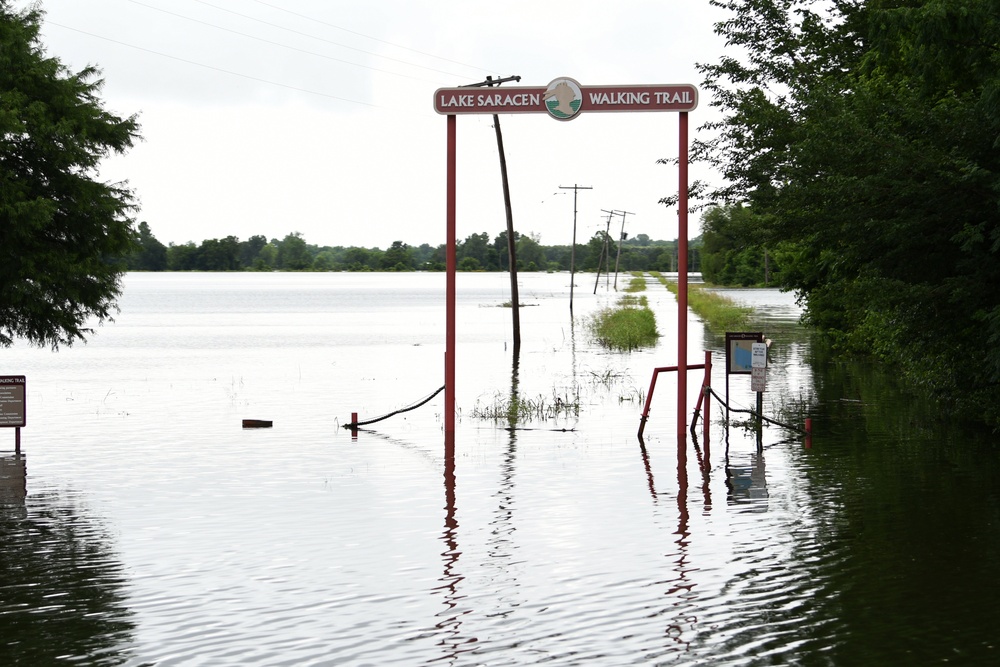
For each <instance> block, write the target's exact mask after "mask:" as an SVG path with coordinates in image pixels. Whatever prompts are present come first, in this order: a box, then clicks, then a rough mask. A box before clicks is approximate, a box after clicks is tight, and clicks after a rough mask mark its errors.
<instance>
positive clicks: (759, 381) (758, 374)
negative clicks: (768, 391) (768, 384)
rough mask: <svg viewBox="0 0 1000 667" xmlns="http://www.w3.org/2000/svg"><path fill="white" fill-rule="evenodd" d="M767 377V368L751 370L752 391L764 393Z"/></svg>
mask: <svg viewBox="0 0 1000 667" xmlns="http://www.w3.org/2000/svg"><path fill="white" fill-rule="evenodd" d="M766 377H767V369H766V368H751V369H750V391H756V392H762V391H764V384H765V378H766Z"/></svg>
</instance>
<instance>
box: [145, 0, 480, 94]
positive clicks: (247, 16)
mask: <svg viewBox="0 0 1000 667" xmlns="http://www.w3.org/2000/svg"><path fill="white" fill-rule="evenodd" d="M129 1H130V2H136V0H129ZM194 1H195V2H197V3H199V4H202V5H205V6H206V7H211V8H213V9H217V10H219V11H220V12H227V13H229V14H233V15H234V16H239V17H241V18H245V19H247V20H249V21H255V22H257V23H263V24H264V25H268V26H271V27H272V28H277V29H278V30H284V31H286V32H290V33H293V34H296V35H299V36H301V37H308V38H310V39H315V40H319V41H321V42H326V43H327V44H332V45H334V46H339V47H342V48H345V49H351V50H352V51H358V52H359V53H364V54H365V55H369V56H374V57H376V58H384V59H385V60H391V61H393V62H397V63H402V64H403V65H409V66H410V67H418V68H420V69H425V70H428V71H431V72H437V73H438V74H447V75H448V76H449V77H459V76H461V75H459V74H454V73H452V72H447V71H445V70H440V69H436V68H434V67H426V66H424V65H417V64H416V63H413V62H410V61H407V60H400V59H399V58H392V57H390V56H383V55H381V54H379V53H375V52H373V51H365V50H364V49H359V48H356V47H353V46H348V45H346V44H341V43H339V42H334V41H333V40H329V39H326V38H324V37H317V36H316V35H310V34H309V33H307V32H302V31H300V30H295V29H293V28H286V27H284V26H280V25H278V24H276V23H271V22H270V21H265V20H263V19H259V18H256V17H253V16H250V15H248V14H242V13H240V12H237V11H234V10H232V9H226V8H225V7H219V6H218V5H213V4H212V3H210V2H205V0H194ZM136 4H141V3H138V2H136ZM334 27H336V26H334ZM371 39H374V38H371Z"/></svg>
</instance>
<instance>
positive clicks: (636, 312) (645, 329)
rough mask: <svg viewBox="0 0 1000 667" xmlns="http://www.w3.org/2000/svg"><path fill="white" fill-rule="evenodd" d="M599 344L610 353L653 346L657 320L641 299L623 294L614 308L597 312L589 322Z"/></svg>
mask: <svg viewBox="0 0 1000 667" xmlns="http://www.w3.org/2000/svg"><path fill="white" fill-rule="evenodd" d="M589 326H590V331H591V333H592V334H593V336H594V338H595V339H596V340H597V342H598V343H600V344H601V345H603V346H604V347H606V348H608V349H611V350H618V351H622V352H631V351H632V350H637V349H639V348H641V347H649V346H651V345H655V344H656V340H657V338H659V336H660V334H658V333H657V332H656V317H655V316H654V315H653V311H652V310H650V309H649V304H648V302H647V301H646V297H644V296H635V295H626V296H624V297H622V298H621V299H620V300H619V301H618V306H617V307H616V308H604V309H602V310H599V311H597V312H596V313H594V315H593V316H592V317H591V320H590V322H589Z"/></svg>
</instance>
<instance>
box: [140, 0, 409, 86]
mask: <svg viewBox="0 0 1000 667" xmlns="http://www.w3.org/2000/svg"><path fill="white" fill-rule="evenodd" d="M129 2H131V3H132V4H134V5H139V6H141V7H146V8H147V9H152V10H154V11H158V12H162V13H164V14H169V15H170V16H176V17H177V18H180V19H184V20H185V21H191V22H192V23H200V24H201V25H206V26H208V27H210V28H215V29H216V30H222V31H223V32H229V33H232V34H234V35H239V36H241V37H247V38H248V39H255V40H257V41H259V42H264V43H265V44H270V45H272V46H278V47H281V48H283V49H288V50H290V51H297V52H299V53H304V54H306V55H309V56H315V57H317V58H325V59H326V60H333V61H335V62H338V63H343V64H345V65H353V66H354V67H363V68H365V69H369V70H372V71H374V72H381V73H383V74H390V75H392V76H400V77H404V78H407V79H414V80H417V81H428V80H427V79H420V78H418V77H415V76H410V75H409V74H399V73H398V72H392V71H390V70H385V69H380V68H378V67H372V66H370V65H362V64H361V63H355V62H351V61H350V60H342V59H341V58H334V57H333V56H328V55H325V54H323V53H316V52H315V51H306V50H305V49H300V48H298V47H295V46H289V45H287V44H282V43H281V42H274V41H271V40H269V39H264V38H263V37H257V36H256V35H250V34H248V33H245V32H240V31H239V30H233V29H232V28H226V27H223V26H220V25H216V24H214V23H209V22H208V21H202V20H200V19H196V18H192V17H190V16H184V15H183V14H178V13H176V12H172V11H169V10H167V9H161V8H160V7H154V6H153V5H147V4H146V3H144V2H139V1H138V0H129ZM275 27H280V26H275ZM338 46H341V45H338ZM346 48H351V47H346ZM363 53H367V52H363ZM417 67H419V65H418V66H417Z"/></svg>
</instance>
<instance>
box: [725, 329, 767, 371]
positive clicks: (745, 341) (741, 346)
mask: <svg viewBox="0 0 1000 667" xmlns="http://www.w3.org/2000/svg"><path fill="white" fill-rule="evenodd" d="M755 343H760V344H763V343H764V334H763V333H761V332H752V333H750V332H736V333H731V332H730V333H727V334H726V373H728V374H729V375H750V374H751V373H750V371H751V370H752V369H753V367H754V354H753V350H754V347H753V346H754V344H755Z"/></svg>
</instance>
